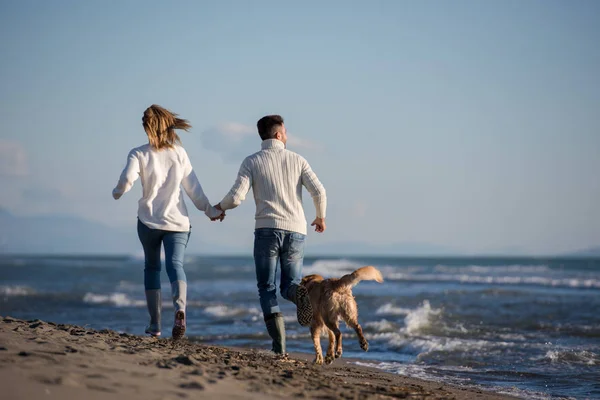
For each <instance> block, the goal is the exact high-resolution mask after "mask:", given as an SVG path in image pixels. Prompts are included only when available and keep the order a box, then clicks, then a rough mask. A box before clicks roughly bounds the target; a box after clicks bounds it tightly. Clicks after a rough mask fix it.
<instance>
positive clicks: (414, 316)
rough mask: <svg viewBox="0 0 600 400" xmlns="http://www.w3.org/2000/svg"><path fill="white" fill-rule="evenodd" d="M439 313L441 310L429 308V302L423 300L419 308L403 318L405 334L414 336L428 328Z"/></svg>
mask: <svg viewBox="0 0 600 400" xmlns="http://www.w3.org/2000/svg"><path fill="white" fill-rule="evenodd" d="M441 313H442V310H441V309H436V308H431V304H429V300H424V301H423V304H422V305H421V306H420V307H418V308H416V309H414V310H412V311H410V312H409V313H408V315H407V316H406V317H405V318H404V323H405V324H406V328H405V329H406V332H407V333H408V334H415V333H418V332H419V331H421V330H423V329H425V328H428V327H429V326H430V325H431V323H432V322H433V320H434V318H435V317H437V316H439V315H440V314H441Z"/></svg>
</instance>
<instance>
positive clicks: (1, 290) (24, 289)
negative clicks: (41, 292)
mask: <svg viewBox="0 0 600 400" xmlns="http://www.w3.org/2000/svg"><path fill="white" fill-rule="evenodd" d="M32 294H36V291H35V290H34V289H33V288H31V287H29V286H21V285H15V286H0V296H5V297H10V296H30V295H32Z"/></svg>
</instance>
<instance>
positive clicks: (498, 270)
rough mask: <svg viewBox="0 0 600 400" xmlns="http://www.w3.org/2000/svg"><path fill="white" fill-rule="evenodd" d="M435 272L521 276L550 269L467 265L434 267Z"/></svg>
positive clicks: (536, 266) (527, 266)
mask: <svg viewBox="0 0 600 400" xmlns="http://www.w3.org/2000/svg"><path fill="white" fill-rule="evenodd" d="M434 271H435V272H450V273H452V272H453V273H475V274H502V273H507V272H511V273H514V272H517V273H522V274H531V273H540V272H544V273H545V272H548V271H550V267H548V266H547V265H521V264H513V265H499V266H485V265H467V266H463V267H459V266H451V265H436V266H435V267H434Z"/></svg>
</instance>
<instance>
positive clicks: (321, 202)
mask: <svg viewBox="0 0 600 400" xmlns="http://www.w3.org/2000/svg"><path fill="white" fill-rule="evenodd" d="M301 179H302V185H303V186H304V187H305V188H306V190H308V193H310V196H311V197H312V199H313V203H314V205H315V210H316V212H317V217H316V218H315V220H314V221H313V223H312V224H310V226H314V227H315V231H317V232H323V231H325V229H326V228H327V226H326V225H325V215H326V211H327V194H326V192H325V187H324V186H323V184H322V183H321V181H319V178H317V175H316V174H315V173H314V172H313V170H312V168H311V167H310V165H309V164H308V161H306V160H305V159H302V175H301Z"/></svg>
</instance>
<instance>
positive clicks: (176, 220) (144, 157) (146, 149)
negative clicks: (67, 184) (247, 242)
mask: <svg viewBox="0 0 600 400" xmlns="http://www.w3.org/2000/svg"><path fill="white" fill-rule="evenodd" d="M140 176H141V178H142V192H143V194H142V198H141V199H140V200H139V201H138V218H139V219H140V221H142V222H143V223H144V224H145V225H146V226H148V227H149V228H151V229H162V230H165V231H174V232H187V231H189V230H190V220H189V218H188V211H187V207H186V206H185V203H184V201H183V192H182V190H181V188H182V187H183V189H184V190H185V192H186V193H187V195H188V196H189V197H190V199H192V202H193V203H194V205H195V206H196V208H197V209H198V210H201V211H204V213H205V214H206V216H208V217H209V218H215V217H217V216H219V215H221V211H219V210H217V209H215V208H214V207H213V206H211V205H210V202H209V201H208V198H207V197H206V195H205V194H204V191H203V190H202V185H200V182H198V178H197V177H196V174H195V173H194V170H193V169H192V164H191V163H190V159H189V158H188V155H187V153H186V151H185V149H184V148H183V147H181V146H178V145H175V146H174V147H173V148H167V149H162V150H156V149H154V148H153V147H152V146H150V145H149V144H145V145H143V146H140V147H136V148H135V149H132V150H131V151H130V152H129V155H128V156H127V165H125V168H124V169H123V172H122V173H121V177H120V178H119V182H118V183H117V186H116V187H115V188H114V189H113V193H112V194H113V197H114V198H115V200H116V199H119V198H120V197H121V196H122V195H123V194H124V193H125V192H127V191H128V190H129V189H131V187H132V186H133V183H134V182H135V181H136V180H137V178H138V177H140Z"/></svg>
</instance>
